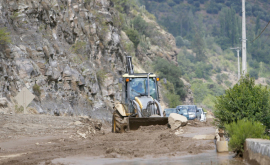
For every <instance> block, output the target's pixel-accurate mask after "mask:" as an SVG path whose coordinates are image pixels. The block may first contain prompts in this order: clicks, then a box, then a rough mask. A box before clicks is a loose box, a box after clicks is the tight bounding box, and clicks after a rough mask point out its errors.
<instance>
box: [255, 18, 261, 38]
mask: <svg viewBox="0 0 270 165" xmlns="http://www.w3.org/2000/svg"><path fill="white" fill-rule="evenodd" d="M260 29H261V24H260V17H259V16H258V17H257V18H256V26H255V34H258V31H259V30H260Z"/></svg>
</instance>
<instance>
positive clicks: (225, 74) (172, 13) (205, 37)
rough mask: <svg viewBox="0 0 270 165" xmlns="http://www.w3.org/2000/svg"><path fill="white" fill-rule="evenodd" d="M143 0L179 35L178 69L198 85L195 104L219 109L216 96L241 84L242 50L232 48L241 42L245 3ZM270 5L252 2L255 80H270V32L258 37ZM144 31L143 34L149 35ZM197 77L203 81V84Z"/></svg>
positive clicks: (249, 18) (249, 16) (251, 61)
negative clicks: (242, 9) (239, 74)
mask: <svg viewBox="0 0 270 165" xmlns="http://www.w3.org/2000/svg"><path fill="white" fill-rule="evenodd" d="M139 4H140V5H142V6H145V9H146V10H147V11H148V12H150V13H152V14H154V15H155V17H156V20H157V22H158V23H159V24H160V25H161V27H165V29H166V30H167V31H168V32H169V33H171V34H173V36H174V37H175V39H176V45H177V47H179V48H180V49H181V50H180V52H178V56H177V61H178V64H179V65H178V67H179V68H180V70H181V73H182V76H183V77H184V78H185V79H186V80H187V81H188V82H189V83H190V84H191V86H192V89H193V93H194V101H195V104H203V105H205V103H206V104H207V105H205V106H206V107H208V108H213V103H211V101H213V100H215V99H213V98H215V96H219V95H221V94H224V90H225V89H227V88H230V87H231V86H232V85H234V84H235V83H236V82H235V79H236V77H235V76H236V75H237V58H236V51H232V50H229V49H230V48H231V47H240V46H241V40H240V39H239V38H241V14H242V13H241V5H242V3H241V1H237V2H236V1H235V0H139ZM269 7H270V4H269V3H268V2H266V1H265V0H258V1H248V2H246V17H247V32H248V33H247V39H248V42H247V61H248V73H250V76H251V77H253V78H255V79H258V78H259V77H265V78H266V83H267V82H268V83H269V84H270V79H269V76H270V67H268V65H269V63H270V54H269V52H270V42H268V38H269V37H268V36H269V35H270V31H269V30H266V31H264V33H263V34H262V35H261V36H260V37H259V38H258V39H257V40H255V41H253V39H255V38H256V36H258V34H259V33H260V32H261V31H262V29H263V28H264V26H265V25H266V24H267V22H268V21H269V20H270V14H269V13H268V12H267V8H269ZM204 11H205V12H204ZM137 19H138V18H137ZM138 20H139V19H138ZM137 22H139V24H141V25H144V24H143V22H140V21H137ZM140 27H145V26H140ZM134 29H135V27H134ZM144 29H147V28H144ZM144 29H143V31H142V32H138V33H139V35H140V34H143V33H145V30H144ZM137 30H138V29H137ZM146 33H147V34H149V32H146ZM149 38H150V39H151V43H154V42H153V41H152V38H151V37H149ZM160 40H161V39H160ZM139 45H143V44H142V42H140V43H139ZM240 56H241V54H240ZM232 74H234V77H232ZM229 76H230V79H229ZM197 80H202V81H201V82H199V83H201V84H199V83H198V81H197ZM175 89H176V88H175Z"/></svg>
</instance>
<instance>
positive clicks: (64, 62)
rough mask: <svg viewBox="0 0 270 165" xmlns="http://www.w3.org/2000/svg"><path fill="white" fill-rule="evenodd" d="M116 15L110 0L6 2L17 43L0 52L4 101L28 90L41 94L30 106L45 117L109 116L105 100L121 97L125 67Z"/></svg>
mask: <svg viewBox="0 0 270 165" xmlns="http://www.w3.org/2000/svg"><path fill="white" fill-rule="evenodd" d="M113 17H115V10H114V8H112V7H111V3H110V1H107V0H102V1H101V0H97V1H91V2H90V1H81V0H78V1H75V0H68V1H66V0H51V1H45V0H19V1H17V0H3V1H1V2H0V25H1V27H7V29H8V31H9V32H10V36H11V40H12V42H11V44H5V45H3V44H2V45H1V48H0V56H1V60H0V75H1V76H0V84H1V88H0V95H1V96H0V97H6V98H7V99H9V100H12V98H13V97H14V96H16V95H17V93H18V92H19V91H20V90H21V89H22V88H23V87H27V88H28V89H29V90H30V91H31V92H32V93H39V95H37V97H36V99H35V100H34V101H33V102H32V104H31V105H30V106H32V107H35V108H36V109H37V110H38V112H39V113H51V114H54V113H58V114H69V115H79V114H86V115H95V113H96V112H98V113H99V114H100V116H99V117H100V118H101V117H102V118H106V117H108V115H104V114H106V113H107V112H106V111H107V109H109V108H110V107H108V104H105V101H104V100H108V102H112V101H114V100H115V99H118V97H119V91H120V89H119V87H118V81H117V80H118V77H120V75H121V73H123V71H124V66H125V64H124V54H123V49H122V48H121V46H120V32H119V29H118V28H117V27H115V26H114V24H113V22H112V20H113ZM35 84H37V85H38V86H39V88H38V90H40V91H34V89H33V86H34V85H35ZM102 110H105V111H104V114H102ZM97 117H98V116H97Z"/></svg>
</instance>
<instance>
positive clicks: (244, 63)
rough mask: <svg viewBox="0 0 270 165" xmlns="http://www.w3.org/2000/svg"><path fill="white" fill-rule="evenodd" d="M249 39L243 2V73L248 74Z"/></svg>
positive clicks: (243, 2)
mask: <svg viewBox="0 0 270 165" xmlns="http://www.w3.org/2000/svg"><path fill="white" fill-rule="evenodd" d="M246 42H247V39H246V9H245V0H242V72H243V74H246V73H247V49H246V47H247V43H246Z"/></svg>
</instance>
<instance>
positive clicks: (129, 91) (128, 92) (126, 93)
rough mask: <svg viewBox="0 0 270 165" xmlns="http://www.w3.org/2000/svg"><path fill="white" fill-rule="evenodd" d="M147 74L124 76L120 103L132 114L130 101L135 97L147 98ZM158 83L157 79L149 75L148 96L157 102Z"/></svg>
mask: <svg viewBox="0 0 270 165" xmlns="http://www.w3.org/2000/svg"><path fill="white" fill-rule="evenodd" d="M147 76H148V74H147V73H135V74H128V73H127V74H124V75H123V76H122V77H123V80H124V81H123V87H122V89H125V90H122V91H123V94H122V102H124V103H125V104H126V105H127V106H128V107H129V108H128V109H129V111H130V112H131V113H132V111H133V110H132V109H133V106H131V102H132V100H134V99H135V97H141V96H148V79H147ZM158 81H159V78H157V77H156V75H155V74H153V73H150V74H149V95H150V97H152V98H153V99H155V100H159V92H158Z"/></svg>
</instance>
